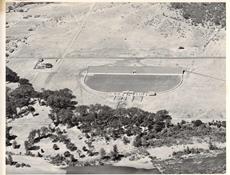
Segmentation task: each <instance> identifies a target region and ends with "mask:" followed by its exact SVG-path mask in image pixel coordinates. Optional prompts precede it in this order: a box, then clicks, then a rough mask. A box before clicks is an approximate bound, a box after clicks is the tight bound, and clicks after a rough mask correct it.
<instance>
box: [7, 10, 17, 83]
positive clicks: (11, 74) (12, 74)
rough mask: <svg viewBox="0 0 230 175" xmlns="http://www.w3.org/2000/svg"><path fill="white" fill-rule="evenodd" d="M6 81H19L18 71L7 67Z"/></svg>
mask: <svg viewBox="0 0 230 175" xmlns="http://www.w3.org/2000/svg"><path fill="white" fill-rule="evenodd" d="M9 7H10V6H9ZM6 81H9V82H18V81H19V76H18V75H17V73H16V72H14V71H12V70H11V69H10V68H8V67H6Z"/></svg>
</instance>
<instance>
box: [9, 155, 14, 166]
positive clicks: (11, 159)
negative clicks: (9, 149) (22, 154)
mask: <svg viewBox="0 0 230 175" xmlns="http://www.w3.org/2000/svg"><path fill="white" fill-rule="evenodd" d="M8 163H9V165H13V158H12V156H11V155H10V154H8Z"/></svg>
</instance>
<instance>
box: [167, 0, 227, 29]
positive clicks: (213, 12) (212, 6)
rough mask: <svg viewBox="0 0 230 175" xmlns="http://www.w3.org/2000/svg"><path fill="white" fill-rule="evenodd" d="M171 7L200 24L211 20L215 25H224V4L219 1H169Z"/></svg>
mask: <svg viewBox="0 0 230 175" xmlns="http://www.w3.org/2000/svg"><path fill="white" fill-rule="evenodd" d="M171 6H172V8H175V9H180V10H181V11H182V16H183V17H184V18H185V19H191V20H192V22H193V23H194V24H195V25H197V24H202V25H204V23H206V22H212V23H214V24H215V25H220V26H222V27H226V4H225V3H224V2H219V3H178V2H174V3H171Z"/></svg>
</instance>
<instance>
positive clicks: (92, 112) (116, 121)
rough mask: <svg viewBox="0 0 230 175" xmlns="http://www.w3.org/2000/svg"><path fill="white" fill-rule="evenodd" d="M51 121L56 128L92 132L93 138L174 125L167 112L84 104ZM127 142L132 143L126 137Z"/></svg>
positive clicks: (153, 129) (159, 128)
mask: <svg viewBox="0 0 230 175" xmlns="http://www.w3.org/2000/svg"><path fill="white" fill-rule="evenodd" d="M50 118H51V119H52V120H53V121H54V123H55V124H56V125H58V124H63V125H67V126H68V127H74V126H78V128H79V129H81V130H82V131H83V132H85V133H88V132H90V133H91V134H92V136H96V135H101V136H104V137H106V138H108V137H113V138H114V139H117V138H121V137H122V136H123V135H124V134H127V135H128V136H131V135H137V134H140V133H142V132H143V131H144V130H146V131H147V130H150V131H154V132H156V133H157V132H160V131H161V130H162V129H163V128H165V127H169V126H170V125H171V116H170V115H169V113H168V111H166V110H161V111H158V112H157V113H150V112H147V111H143V110H141V109H138V108H128V109H125V108H117V109H113V108H111V107H109V106H102V105H100V104H96V105H90V106H85V105H81V106H77V107H76V109H75V110H74V111H73V110H71V111H68V112H66V111H62V110H60V111H58V112H57V113H54V112H53V113H52V114H51V115H50ZM143 128H144V129H143ZM124 142H129V141H128V140H127V138H125V139H124Z"/></svg>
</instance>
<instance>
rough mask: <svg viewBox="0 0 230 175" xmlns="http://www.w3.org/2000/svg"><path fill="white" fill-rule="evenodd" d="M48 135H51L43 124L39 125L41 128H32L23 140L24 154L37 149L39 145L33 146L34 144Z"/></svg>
mask: <svg viewBox="0 0 230 175" xmlns="http://www.w3.org/2000/svg"><path fill="white" fill-rule="evenodd" d="M49 136H51V133H50V129H49V128H48V127H45V126H43V127H41V129H34V130H32V131H30V133H29V136H28V139H27V140H25V141H24V147H25V150H26V154H28V155H31V152H30V151H31V150H38V149H39V148H40V147H39V146H35V145H34V144H35V143H37V142H39V141H40V140H41V139H43V138H47V137H49Z"/></svg>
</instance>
